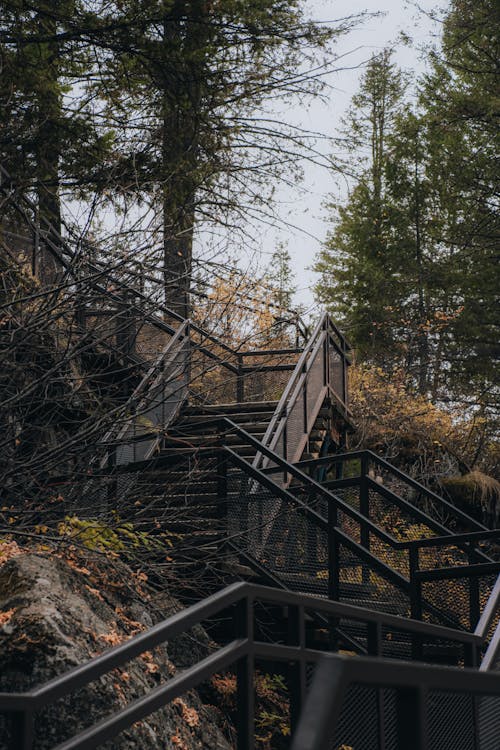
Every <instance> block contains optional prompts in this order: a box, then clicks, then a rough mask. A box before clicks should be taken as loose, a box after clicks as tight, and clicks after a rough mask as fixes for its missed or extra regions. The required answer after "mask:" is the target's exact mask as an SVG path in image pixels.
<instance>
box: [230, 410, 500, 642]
mask: <svg viewBox="0 0 500 750" xmlns="http://www.w3.org/2000/svg"><path fill="white" fill-rule="evenodd" d="M219 425H220V429H221V431H223V430H225V434H226V435H227V434H230V433H233V434H237V435H239V436H240V437H241V438H242V440H244V441H245V442H247V443H249V444H252V445H254V446H255V448H256V449H260V451H261V453H262V455H263V456H265V457H266V458H267V459H268V462H269V464H272V468H270V469H268V471H267V472H263V471H261V470H260V469H258V468H256V466H255V465H254V464H253V465H250V464H249V462H248V461H246V460H245V459H244V458H242V457H241V456H239V455H238V454H237V453H236V452H235V451H233V450H232V449H230V448H228V447H226V448H225V449H224V452H225V453H226V455H227V457H228V460H227V463H226V472H227V469H228V466H232V467H234V468H235V469H237V470H238V472H240V474H239V475H235V474H234V473H233V475H232V476H231V475H230V474H229V475H228V476H226V478H225V479H224V481H222V482H221V483H220V484H219V489H220V492H221V493H222V494H224V493H225V492H227V495H228V499H227V500H226V499H224V498H223V497H222V496H221V497H220V503H221V505H222V504H224V503H225V504H226V507H227V509H228V510H227V512H228V514H229V518H228V535H229V536H233V537H234V536H237V537H238V539H239V542H238V544H239V546H240V549H241V550H242V551H243V552H245V554H247V555H249V556H250V557H254V558H256V561H257V562H258V563H259V565H260V566H261V567H266V566H267V567H268V568H269V569H270V572H271V573H273V574H277V575H278V577H282V578H285V580H288V587H292V588H299V590H300V587H303V588H302V590H306V591H307V590H309V591H310V592H311V593H323V594H324V595H327V596H329V597H330V598H332V599H336V600H338V599H341V598H342V597H343V596H346V595H349V594H346V593H345V589H346V588H349V584H350V587H351V589H352V588H355V587H356V586H357V587H358V588H359V589H361V591H362V590H363V589H364V590H365V593H366V589H369V588H370V587H371V588H372V589H373V590H374V594H375V595H376V596H378V598H379V599H380V602H381V603H384V602H386V603H387V601H389V602H390V601H391V600H392V601H393V602H394V603H399V606H400V609H401V614H405V615H411V616H412V617H414V618H417V619H421V618H423V617H431V618H433V619H437V621H438V622H443V623H447V624H450V625H453V626H459V627H463V628H467V629H472V630H473V629H474V628H475V626H476V624H477V623H478V621H479V618H480V614H481V611H482V609H483V608H484V607H485V606H486V603H487V601H488V597H489V596H490V593H491V591H492V588H493V585H494V580H492V578H493V577H494V578H496V575H497V574H498V572H499V571H500V563H499V562H497V561H494V560H492V559H491V557H489V556H488V555H487V554H485V552H484V551H483V550H482V549H480V547H479V543H480V542H482V541H486V542H488V543H491V542H492V541H500V530H497V531H491V530H485V529H483V530H482V531H479V532H476V531H474V532H469V533H467V534H458V535H454V534H451V533H450V532H448V530H447V529H446V527H444V526H443V525H442V524H440V523H438V522H437V521H435V519H433V518H432V517H431V516H429V515H428V514H427V513H425V512H424V511H421V510H419V509H418V508H413V506H412V505H411V503H409V501H405V500H403V499H402V498H400V497H399V496H396V495H395V494H394V493H392V492H391V494H390V497H391V500H392V499H394V501H395V502H394V505H393V508H394V509H396V510H398V511H399V510H400V509H401V507H403V508H404V509H405V510H406V511H407V512H408V513H411V514H412V515H413V517H414V518H415V519H416V520H417V521H418V522H419V533H422V532H424V533H426V534H429V535H430V534H433V533H434V534H435V535H436V536H434V537H431V536H428V537H426V538H423V539H422V538H421V539H413V540H412V539H404V538H403V539H401V538H399V539H398V538H397V537H396V536H394V535H393V533H391V531H390V529H388V528H387V526H384V525H383V524H382V523H381V517H380V516H376V517H375V518H374V517H373V515H372V514H370V509H369V505H368V506H367V504H364V503H363V502H359V504H358V505H357V506H356V505H355V504H352V503H351V504H350V503H349V502H347V500H346V499H342V498H341V497H339V496H337V495H336V494H334V493H332V492H331V491H330V490H329V489H328V488H327V487H325V486H323V485H322V484H321V483H320V482H317V481H316V480H314V479H313V478H312V477H310V476H308V475H306V474H304V473H303V472H302V471H301V470H300V468H298V467H299V466H300V464H299V465H298V466H294V465H292V464H290V463H289V462H288V461H286V460H285V459H283V458H282V457H280V456H277V455H276V454H275V453H274V452H273V451H272V450H270V449H269V448H267V447H265V446H263V445H262V444H261V443H259V441H258V440H257V439H256V438H254V437H252V436H251V435H249V434H248V433H247V432H246V431H245V430H243V429H242V428H241V427H239V426H238V425H236V424H235V423H233V422H231V421H230V420H228V419H225V420H220V421H219ZM222 466H224V464H222ZM388 466H390V464H389V465H388ZM274 474H276V475H278V476H283V475H284V474H286V475H287V476H288V477H290V480H293V482H292V484H291V485H290V487H289V488H288V490H287V489H285V488H284V487H283V486H282V483H281V482H280V483H276V482H275V481H273V475H274ZM229 477H230V478H229ZM408 479H410V478H408ZM231 482H232V486H231ZM349 483H350V486H353V485H354V484H356V486H358V485H359V484H360V483H359V479H356V478H354V479H352V478H351V479H349ZM374 484H375V486H376V488H378V487H379V486H380V485H379V484H378V483H376V482H374ZM365 487H366V485H365ZM361 492H363V486H361ZM384 497H386V495H384ZM435 498H437V499H440V498H439V496H437V495H436V496H435ZM231 502H232V505H231ZM443 503H444V504H445V506H446V507H447V505H448V504H447V503H446V501H444V500H443ZM458 514H459V518H460V520H461V522H462V523H465V521H466V520H469V519H468V517H467V516H466V515H465V514H463V513H461V512H460V511H458ZM470 522H471V524H470V525H471V526H472V528H475V526H476V525H477V524H476V522H474V521H473V520H472V519H470ZM443 532H445V535H443ZM438 534H439V536H438ZM285 547H287V548H288V553H287V554H288V557H286V555H285V554H284V552H283V550H284V548H285ZM431 548H434V550H438V552H439V551H441V554H437V553H436V552H435V553H434V554H433V555H432V554H430V552H429V550H430V549H431ZM424 552H426V554H425V555H424V554H423V553H424ZM443 561H446V565H443ZM440 563H441V564H440ZM291 573H296V574H297V575H296V576H295V578H293V576H290V574H291ZM440 582H446V586H445V587H444V589H443V587H441V586H440ZM452 582H456V586H455V588H453V585H454V584H453V583H452ZM445 594H446V595H445ZM350 595H351V596H352V594H350Z"/></svg>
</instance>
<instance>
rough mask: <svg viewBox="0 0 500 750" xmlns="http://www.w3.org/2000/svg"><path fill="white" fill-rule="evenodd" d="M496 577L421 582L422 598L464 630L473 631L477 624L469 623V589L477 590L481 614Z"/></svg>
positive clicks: (465, 577)
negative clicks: (475, 588)
mask: <svg viewBox="0 0 500 750" xmlns="http://www.w3.org/2000/svg"><path fill="white" fill-rule="evenodd" d="M495 580H496V576H494V575H488V576H483V577H481V578H479V579H474V578H472V577H468V576H465V575H464V577H463V578H455V579H451V580H434V581H422V598H423V599H424V600H425V601H427V602H429V603H430V604H432V605H434V606H435V607H436V608H438V609H439V610H441V611H442V612H445V613H446V614H447V615H448V616H449V617H450V618H453V620H454V621H455V622H456V623H457V624H458V625H459V626H460V627H462V628H464V629H467V630H469V629H472V630H473V629H474V628H475V626H476V624H477V622H470V614H469V603H470V591H471V587H473V586H475V585H477V586H478V588H479V611H480V612H482V610H483V609H484V606H485V605H486V602H487V601H488V598H489V596H490V594H491V592H492V590H493V586H494V585H495Z"/></svg>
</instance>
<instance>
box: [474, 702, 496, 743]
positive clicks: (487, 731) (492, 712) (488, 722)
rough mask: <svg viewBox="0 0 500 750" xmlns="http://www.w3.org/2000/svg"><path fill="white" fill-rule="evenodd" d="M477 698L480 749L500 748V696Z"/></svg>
mask: <svg viewBox="0 0 500 750" xmlns="http://www.w3.org/2000/svg"><path fill="white" fill-rule="evenodd" d="M476 700H477V702H476V706H477V720H478V726H479V750H498V747H499V745H500V742H499V737H500V698H499V697H497V696H484V697H481V698H478V699H476Z"/></svg>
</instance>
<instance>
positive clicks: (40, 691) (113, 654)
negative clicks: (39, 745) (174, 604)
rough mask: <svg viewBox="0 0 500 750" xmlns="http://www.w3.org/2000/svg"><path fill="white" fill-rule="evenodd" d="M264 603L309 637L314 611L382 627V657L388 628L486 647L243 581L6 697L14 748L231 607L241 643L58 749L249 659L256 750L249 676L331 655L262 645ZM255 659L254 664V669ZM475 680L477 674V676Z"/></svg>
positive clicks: (115, 730) (116, 726)
mask: <svg viewBox="0 0 500 750" xmlns="http://www.w3.org/2000/svg"><path fill="white" fill-rule="evenodd" d="M257 602H266V603H271V604H278V605H282V606H287V607H289V608H290V609H292V610H295V611H296V613H297V615H298V618H299V621H300V622H302V625H301V626H300V627H299V632H302V633H303V632H304V624H303V623H304V622H305V612H306V610H314V611H317V612H320V613H321V614H322V615H324V616H327V617H329V618H331V620H332V621H333V620H334V619H339V618H349V619H355V620H359V621H360V622H364V623H366V624H367V625H368V626H376V632H377V633H378V634H379V635H378V637H377V639H376V641H375V642H374V644H373V648H374V651H375V652H379V651H380V647H381V644H380V633H381V632H382V630H383V627H384V626H385V627H386V628H394V627H396V626H397V627H398V628H399V629H400V630H402V631H403V632H406V633H410V634H411V635H414V636H415V637H419V638H425V637H428V638H439V639H441V638H444V639H445V640H448V641H451V642H455V643H458V644H461V645H462V646H463V647H464V648H472V649H474V648H477V647H478V645H479V639H478V638H477V637H476V636H474V635H472V634H468V633H462V632H460V631H455V630H451V629H449V628H442V627H439V626H436V625H430V624H428V623H422V622H414V621H411V620H398V618H395V617H394V616H393V615H387V614H384V613H381V612H374V611H370V610H366V609H365V608H361V607H355V606H353V605H346V604H339V603H337V602H331V601H327V600H324V599H318V598H316V597H312V596H308V595H305V594H297V593H290V592H284V591H276V590H275V589H270V588H267V587H263V586H256V585H253V584H248V583H236V584H232V585H230V586H228V587H226V588H225V589H223V590H222V591H219V592H218V593H216V594H214V595H212V596H210V597H207V598H206V599H204V600H203V601H201V602H198V603H197V604H194V605H192V606H191V607H189V608H188V609H186V610H184V611H183V612H179V613H177V614H174V615H172V616H171V617H169V618H168V619H167V620H164V621H163V622H161V623H159V624H158V625H155V626H154V627H152V628H150V629H149V630H147V631H145V632H143V633H140V634H139V635H136V636H133V637H132V638H131V639H129V640H128V641H126V642H125V643H122V644H120V645H118V646H115V647H113V648H111V649H109V650H107V651H106V652H105V653H103V654H101V655H99V656H97V657H94V658H93V659H91V660H89V661H88V662H86V663H85V664H82V665H79V666H77V667H75V668H73V669H71V670H69V671H68V672H66V673H65V674H63V675H59V676H57V677H55V678H54V679H52V680H50V681H49V682H47V683H45V684H43V685H41V686H40V687H37V688H34V689H32V690H29V691H27V692H25V693H5V692H3V693H0V712H3V713H8V714H12V715H13V716H14V717H15V718H17V722H16V723H15V725H14V726H15V735H14V737H13V744H12V747H13V748H16V750H17V748H23V750H31V748H32V746H33V741H34V736H33V735H34V732H33V717H34V713H35V712H36V711H39V710H40V709H42V708H43V707H44V706H47V705H48V704H50V703H53V702H54V701H56V700H58V699H59V698H61V697H63V696H65V695H67V694H68V693H70V692H72V691H74V690H77V689H80V688H82V687H84V686H85V685H87V684H89V683H90V682H92V681H94V680H96V679H98V678H99V677H101V676H102V675H104V674H107V673H109V672H110V671H111V670H113V669H115V668H117V667H120V666H123V665H124V664H126V663H127V662H129V661H130V660H131V659H133V658H136V657H137V656H139V655H140V654H142V653H144V652H145V651H151V650H152V649H154V648H156V647H158V646H160V645H162V644H164V643H165V642H167V641H168V640H170V639H172V638H173V637H175V636H177V635H180V634H181V633H184V632H186V631H187V630H190V629H191V628H192V627H193V626H195V625H197V624H200V623H201V622H203V621H204V620H207V619H208V618H211V617H214V616H216V615H218V614H219V613H221V612H222V611H224V610H227V609H228V608H229V607H236V613H235V614H236V618H235V620H234V632H233V636H234V639H233V640H232V641H231V642H230V643H229V644H227V645H226V646H222V647H220V648H219V649H218V650H217V651H216V652H215V653H213V654H211V655H209V656H207V657H205V658H203V659H201V660H200V661H199V662H198V663H197V664H194V665H192V666H191V667H189V668H187V669H186V670H185V671H183V672H182V673H181V674H179V675H176V676H175V677H173V678H171V679H170V680H169V681H168V682H167V683H166V684H163V685H160V686H159V687H157V688H154V689H153V690H151V691H150V692H149V693H147V694H146V695H144V696H142V697H141V698H139V699H136V700H134V701H132V702H131V703H130V704H128V705H127V706H126V707H125V708H122V709H121V710H119V711H116V712H115V713H113V714H112V715H111V716H108V717H106V718H105V719H103V720H102V721H100V722H98V723H97V724H94V725H93V726H91V727H89V728H87V729H85V730H83V731H82V732H81V733H79V734H78V735H76V736H75V737H72V738H71V739H69V740H67V741H66V742H63V743H62V744H60V745H58V747H57V750H77V749H78V750H84V749H85V748H88V749H90V748H96V747H98V746H99V745H101V744H102V743H103V742H105V741H107V740H110V739H113V738H114V737H116V736H117V734H119V733H120V732H121V731H123V730H124V729H126V728H127V727H130V726H131V725H132V724H133V723H135V722H136V721H139V720H140V719H142V718H144V717H146V716H148V715H150V714H151V713H153V712H154V711H156V710H157V709H158V708H160V707H163V706H165V704H166V703H168V702H170V701H172V700H173V699H174V698H176V697H177V696H179V695H181V694H182V693H185V692H186V691H187V690H189V689H191V688H193V687H196V686H197V685H198V684H200V683H201V682H202V681H204V680H206V679H207V678H208V677H210V676H211V675H213V674H214V673H217V672H218V671H220V670H222V669H224V668H227V667H229V666H231V665H232V664H234V663H239V664H241V663H242V660H245V662H246V663H247V667H246V674H244V670H241V669H239V670H238V694H237V696H238V703H239V704H240V708H241V709H242V715H243V716H244V724H245V726H244V727H243V729H244V730H245V731H244V732H243V731H240V733H239V743H238V748H241V750H250V747H251V743H252V731H251V730H252V719H253V717H252V716H250V710H251V708H250V707H251V705H252V702H251V701H250V700H249V696H248V695H247V691H246V690H245V689H244V688H245V685H244V682H245V681H246V682H247V684H248V677H249V676H250V674H251V673H253V660H254V658H255V657H262V658H267V659H277V660H281V661H286V662H290V661H298V662H299V663H303V664H305V663H306V662H317V661H319V660H320V659H321V658H322V657H323V655H324V652H323V651H317V650H315V649H311V648H308V647H307V646H306V643H305V641H304V639H303V637H302V636H299V641H298V642H297V643H293V644H289V645H284V644H278V643H273V644H268V643H262V642H260V641H257V640H256V639H255V636H254V633H253V618H254V606H255V604H256V603H257ZM242 607H243V609H242ZM239 612H240V613H242V614H244V617H243V618H242V617H241V616H239V615H238V613H239ZM249 660H250V664H248V661H249ZM377 663H379V664H380V661H377ZM384 663H385V662H384ZM249 667H250V670H249ZM466 672H467V673H469V670H466ZM384 674H385V670H384ZM453 674H456V675H461V674H463V670H460V669H457V670H453ZM474 674H476V673H475V672H474ZM476 679H477V678H476ZM242 683H243V684H242ZM481 684H482V685H485V684H486V685H488V684H489V680H483V681H481ZM304 687H305V686H304ZM297 710H300V702H299V705H298V706H295V711H296V712H297Z"/></svg>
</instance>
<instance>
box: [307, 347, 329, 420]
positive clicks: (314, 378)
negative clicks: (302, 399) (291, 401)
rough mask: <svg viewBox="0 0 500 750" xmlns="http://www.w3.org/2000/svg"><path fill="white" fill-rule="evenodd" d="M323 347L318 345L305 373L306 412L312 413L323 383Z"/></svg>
mask: <svg viewBox="0 0 500 750" xmlns="http://www.w3.org/2000/svg"><path fill="white" fill-rule="evenodd" d="M324 351H325V350H324V347H323V346H322V347H320V349H319V351H318V352H317V354H316V356H315V358H314V360H313V362H311V366H310V368H309V371H308V373H307V414H308V416H310V415H313V414H314V408H315V406H316V404H317V401H318V396H319V394H320V393H321V389H322V388H323V385H324V383H325V357H324Z"/></svg>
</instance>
